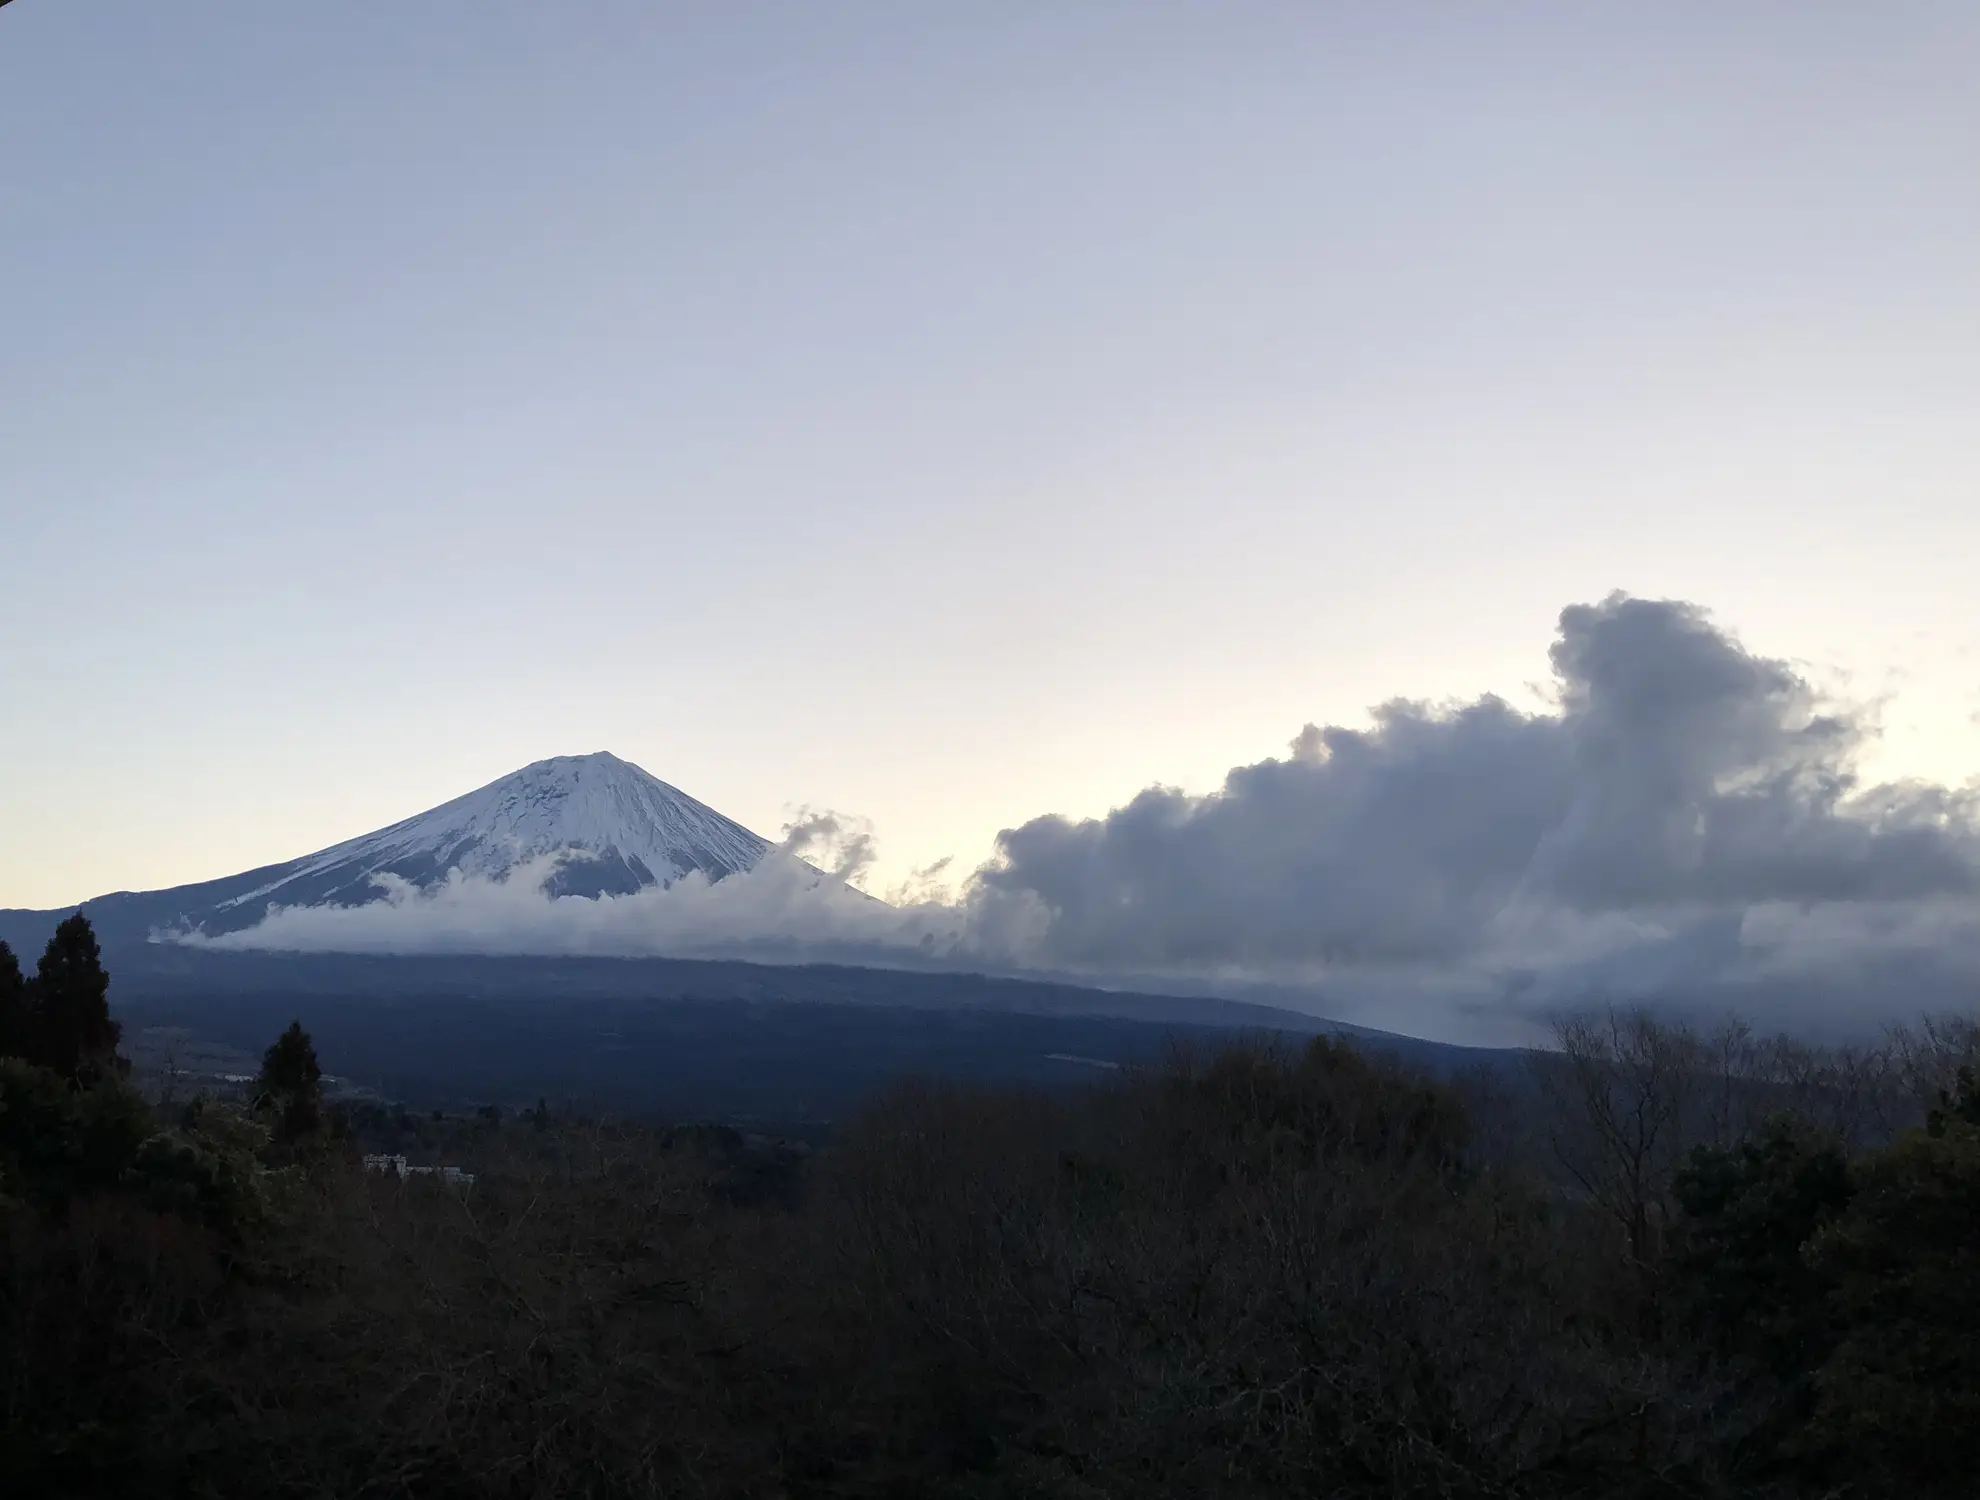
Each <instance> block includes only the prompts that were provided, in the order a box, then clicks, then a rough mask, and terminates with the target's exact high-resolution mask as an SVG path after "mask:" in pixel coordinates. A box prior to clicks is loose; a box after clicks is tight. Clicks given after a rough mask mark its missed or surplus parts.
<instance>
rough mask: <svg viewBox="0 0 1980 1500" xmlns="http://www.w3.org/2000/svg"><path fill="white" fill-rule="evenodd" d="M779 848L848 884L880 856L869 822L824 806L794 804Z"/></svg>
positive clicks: (856, 881) (861, 874)
mask: <svg viewBox="0 0 1980 1500" xmlns="http://www.w3.org/2000/svg"><path fill="white" fill-rule="evenodd" d="M783 849H784V852H785V853H786V854H789V855H792V856H793V857H795V858H797V859H801V860H804V861H806V862H807V863H808V864H812V865H815V866H817V867H818V868H819V869H821V870H823V871H825V872H826V873H827V874H828V875H831V876H832V877H833V878H835V879H837V880H841V881H844V882H845V883H846V884H848V885H857V884H858V883H859V880H860V877H861V876H863V875H864V874H865V873H866V872H867V871H868V870H869V869H871V868H872V866H873V862H874V861H875V860H876V859H878V858H879V857H880V845H879V841H878V840H877V839H876V838H875V837H874V834H873V825H872V823H870V822H868V821H867V820H866V819H865V818H853V817H848V816H847V815H846V814H844V813H836V812H832V811H830V810H829V809H824V808H811V807H800V808H798V809H797V811H796V813H795V814H794V815H793V816H792V818H791V821H790V822H788V823H786V824H785V825H784V842H783Z"/></svg>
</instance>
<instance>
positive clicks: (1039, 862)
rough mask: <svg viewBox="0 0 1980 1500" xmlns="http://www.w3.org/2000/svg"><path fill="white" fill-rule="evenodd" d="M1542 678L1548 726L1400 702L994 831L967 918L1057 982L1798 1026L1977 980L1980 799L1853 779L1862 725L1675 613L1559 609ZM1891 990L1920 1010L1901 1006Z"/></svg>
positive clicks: (1658, 605)
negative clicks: (986, 920) (1796, 1020)
mask: <svg viewBox="0 0 1980 1500" xmlns="http://www.w3.org/2000/svg"><path fill="white" fill-rule="evenodd" d="M1551 663H1552V666H1553V671H1554V679H1555V682H1554V695H1553V697H1554V701H1553V703H1552V704H1551V705H1550V706H1549V707H1548V708H1547V709H1546V710H1545V711H1542V712H1536V713H1527V712H1521V711H1519V710H1517V709H1515V708H1513V707H1511V706H1510V705H1508V704H1507V703H1505V702H1504V701H1502V700H1500V699H1498V698H1495V697H1490V696H1487V697H1482V698H1479V699H1477V700H1475V701H1471V702H1465V703H1457V704H1445V705H1430V704H1423V703H1414V702H1403V701H1398V702H1392V703H1389V704H1386V705H1384V706H1382V707H1381V708H1379V709H1377V710H1376V711H1375V713H1374V716H1373V719H1374V722H1373V724H1372V726H1371V727H1369V728H1366V729H1347V728H1340V727H1330V728H1320V727H1316V726H1312V725H1309V726H1307V728H1306V729H1305V730H1303V731H1302V732H1301V734H1300V735H1299V736H1298V737H1297V738H1296V739H1295V740H1294V741H1293V742H1292V746H1291V750H1290V753H1289V754H1288V755H1287V756H1286V757H1285V758H1283V759H1274V760H1266V761H1262V762H1260V763H1258V764H1256V765H1250V766H1241V767H1238V768H1237V769H1235V770H1233V771H1231V772H1230V774H1229V775H1228V777H1227V778H1226V780H1225V782H1224V785H1223V787H1222V788H1221V789H1220V790H1219V791H1217V792H1215V793H1212V794H1210V795H1207V796H1189V795H1186V794H1184V793H1181V792H1178V791H1173V790H1166V789H1161V788H1152V789H1150V790H1147V791H1144V792H1143V793H1141V794H1140V795H1139V796H1138V797H1136V798H1135V799H1134V800H1133V801H1131V802H1129V803H1128V804H1126V805H1125V806H1123V807H1121V808H1118V809H1116V810H1115V811H1114V812H1112V813H1110V814H1109V815H1108V816H1107V817H1105V818H1101V819H1090V820H1085V821H1080V822H1074V821H1071V820H1068V819H1066V818H1062V817H1044V818H1038V819H1035V820H1034V821H1032V822H1030V823H1027V824H1025V825H1024V826H1023V827H1020V828H1015V829H1011V830H1007V831H1006V832H1005V833H1004V834H1003V835H1002V836H1001V837H1000V840H999V856H1000V857H999V859H998V860H997V861H996V862H995V863H994V864H992V865H991V866H989V867H987V868H986V869H984V870H983V871H981V872H980V873H979V875H978V877H977V882H976V889H975V892H974V901H975V903H976V905H977V906H978V907H979V908H986V909H993V908H994V907H995V906H996V905H997V903H998V902H999V901H1001V900H1003V899H1006V898H1009V899H1011V900H1014V901H1019V902H1022V903H1024V904H1025V905H1026V906H1027V907H1030V908H1034V909H1035V908H1038V907H1042V908H1043V911H1044V913H1045V918H1044V921H1043V925H1042V929H1041V932H1042V935H1041V938H1040V943H1039V949H1038V952H1037V954H1036V958H1037V959H1038V961H1041V962H1051V963H1057V964H1062V965H1068V966H1073V967H1076V968H1080V969H1084V970H1090V971H1094V972H1105V971H1108V970H1110V969H1120V968H1131V969H1136V970H1140V971H1150V970H1178V969H1181V970H1192V969H1194V970H1199V971H1204V972H1210V971H1220V972H1223V973H1225V974H1229V973H1231V972H1233V971H1240V972H1248V973H1253V974H1257V975H1264V976H1277V977H1279V978H1281V979H1286V980H1296V979H1304V980H1306V981H1308V982H1311V983H1316V984H1322V985H1324V986H1325V987H1326V988H1327V989H1328V990H1329V991H1330V992H1332V993H1334V994H1336V995H1339V996H1347V995H1351V994H1355V993H1367V994H1376V993H1380V992H1383V991H1385V990H1392V989H1393V987H1394V986H1395V985H1396V984H1398V983H1410V984H1415V985H1417V986H1419V987H1423V986H1428V987H1431V988H1439V989H1441V990H1443V991H1445V992H1449V993H1453V994H1459V993H1461V994H1465V995H1468V996H1470V997H1472V1000H1473V1002H1474V1003H1496V1004H1499V1005H1502V1006H1512V1007H1518V1008H1523V1009H1527V1010H1533V1009H1538V1008H1543V1007H1547V1006H1555V1005H1566V1004H1573V1003H1581V1002H1585V1001H1587V1000H1591V999H1603V998H1610V999H1652V1000H1655V999H1663V1000H1667V1001H1669V1002H1672V1003H1698V1004H1707V1003H1710V1004H1739V1003H1747V1004H1751V1003H1753V1002H1755V1001H1765V1002H1766V1003H1767V1004H1770V1005H1782V1004H1789V1003H1790V1001H1789V1000H1788V999H1787V998H1786V997H1787V995H1788V993H1789V991H1790V990H1792V989H1793V988H1794V986H1797V985H1798V986H1799V992H1798V993H1800V994H1801V995H1802V996H1803V997H1804V998H1803V999H1802V1000H1798V1001H1793V1002H1792V1003H1793V1004H1800V1005H1803V1006H1804V1007H1805V1008H1807V1009H1809V1010H1810V1012H1811V1013H1813V1012H1815V1011H1820V1012H1821V1013H1822V1018H1823V1019H1824V1020H1825V1022H1828V1023H1831V1024H1847V1023H1848V1022H1849V1020H1850V1018H1851V1016H1852V1015H1855V1014H1864V1015H1867V1014H1869V1013H1871V1012H1873V1011H1877V1010H1888V1009H1890V1008H1897V1009H1907V1008H1912V1002H1913V1001H1914V1000H1915V999H1916V998H1917V993H1918V992H1919V991H1920V990H1921V988H1922V989H1923V990H1929V991H1930V992H1931V994H1932V995H1933V996H1934V997H1939V998H1942V997H1944V996H1946V995H1949V994H1953V993H1956V992H1957V991H1958V990H1959V988H1960V987H1961V985H1962V984H1964V985H1969V986H1970V985H1973V984H1975V983H1976V982H1980V944H1976V941H1975V938H1976V933H1977V932H1980V816H1977V814H1980V807H1977V806H1976V799H1975V797H1974V794H1973V793H1972V792H1971V791H1970V790H1969V791H1963V792H1962V791H1955V790H1952V789H1949V788H1945V787H1939V786H1927V785H1918V784H1900V785H1875V786H1870V785H1864V784H1863V783H1862V782H1861V780H1860V778H1859V775H1858V772H1857V769H1856V768H1857V765H1858V763H1859V760H1860V756H1861V752H1862V750H1863V747H1864V745H1865V742H1866V741H1867V740H1868V739H1869V738H1870V737H1871V736H1872V735H1873V734H1874V721H1873V717H1872V715H1871V713H1870V711H1869V710H1868V709H1866V708H1863V707H1860V706H1854V705H1850V704H1846V703H1838V702H1832V701H1825V700H1824V699H1823V697H1822V695H1821V694H1819V693H1818V692H1817V691H1816V690H1815V688H1814V687H1812V686H1811V684H1810V683H1809V681H1808V680H1807V679H1806V678H1805V677H1804V676H1803V675H1801V674H1800V673H1798V672H1797V671H1796V670H1794V669H1793V668H1792V667H1790V666H1789V665H1788V664H1787V663H1785V662H1782V661H1778V660H1773V659H1770V658H1766V657H1762V656H1758V655H1755V654H1753V653H1752V652H1750V651H1748V650H1747V649H1746V648H1744V647H1743V646H1742V645H1741V644H1740V643H1739V642H1738V641H1736V640H1735V639H1734V638H1733V637H1732V636H1730V635H1729V634H1728V633H1726V632H1725V631H1724V630H1722V629H1720V628H1719V627H1717V626H1716V625H1715V624H1714V623H1713V622H1712V620H1711V619H1710V618H1709V617H1708V616H1707V615H1706V614H1705V613H1704V612H1703V611H1702V610H1700V609H1698V608H1696V607H1694V606H1692V605H1689V604H1684V603H1676V602H1667V601H1653V600H1642V599H1633V598H1628V597H1625V596H1622V595H1616V596H1612V597H1611V598H1609V599H1607V600H1604V601H1603V602H1601V603H1600V604H1594V605H1577V606H1574V607H1571V608H1569V609H1567V610H1564V611H1563V612H1562V614H1561V617H1560V629H1559V635H1558V638H1557V639H1556V641H1555V643H1554V645H1553V648H1552V651H1551ZM979 915H980V913H979ZM1900 974H1902V976H1903V983H1904V985H1905V986H1906V987H1908V988H1909V989H1910V990H1911V991H1912V992H1913V993H1911V994H1897V993H1887V990H1888V989H1889V988H1890V986H1888V985H1885V983H1884V982H1885V981H1887V980H1888V981H1892V983H1895V982H1896V981H1897V979H1898V976H1899V975H1900ZM1817 991H1819V992H1820V993H1819V994H1817V993H1816V992H1817Z"/></svg>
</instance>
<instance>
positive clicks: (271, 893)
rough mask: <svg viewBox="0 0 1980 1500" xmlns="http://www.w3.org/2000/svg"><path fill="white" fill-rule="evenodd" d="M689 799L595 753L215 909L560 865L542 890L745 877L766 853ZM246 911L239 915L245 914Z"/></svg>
mask: <svg viewBox="0 0 1980 1500" xmlns="http://www.w3.org/2000/svg"><path fill="white" fill-rule="evenodd" d="M771 847H772V846H771V844H770V842H769V840H767V839H764V838H762V837H760V836H759V835H757V834H755V833H752V832H750V830H749V829H747V828H744V827H743V826H742V825H741V824H740V823H736V822H733V821H731V820H730V819H728V818H725V817H723V816H722V815H721V814H720V813H718V812H716V811H715V810H714V809H713V808H711V807H708V806H706V805H704V804H703V803H700V802H697V801H696V800H695V799H694V798H692V797H690V796H688V795H687V793H685V792H683V791H681V790H679V789H678V788H676V787H672V786H669V785H668V784H667V783H666V782H664V781H662V780H660V779H659V778H658V777H657V776H652V775H649V774H648V773H647V772H645V771H643V770H641V769H640V768H639V767H638V766H636V765H633V764H632V763H631V762H629V761H624V760H621V759H619V757H618V756H616V755H612V754H610V753H608V752H605V751H599V752H596V753H594V754H591V755H560V756H556V757H553V758H552V759H550V760H540V761H537V762H535V763H534V764H533V765H528V766H524V767H523V768H522V769H521V770H520V771H515V772H512V773H511V774H509V775H507V776H504V777H502V778H501V779H500V780H499V781H491V782H490V783H489V784H488V785H487V786H484V787H481V788H480V789H479V790H476V791H472V792H469V793H468V794H467V795H466V796H464V797H456V798H455V799H454V800H453V801H451V802H446V803H443V804H441V805H440V806H439V807H436V808H433V809H432V810H430V811H428V812H423V813H420V814H419V815H418V816H417V817H412V818H407V819H406V820H405V821H404V822H402V823H394V824H393V825H392V826H391V827H389V828H381V829H379V830H378V831H377V832H376V833H368V834H366V835H364V836H363V837H362V838H356V839H351V840H349V841H348V842H346V843H342V844H337V845H335V846H333V847H331V848H328V849H324V850H321V851H319V852H318V853H315V854H310V855H306V856H304V857H303V858H301V859H299V860H296V861H294V862H292V863H290V864H287V865H282V866H278V867H276V868H275V869H272V870H268V871H265V872H263V873H264V879H263V880H262V881H261V882H258V883H257V884H256V886H255V887H254V888H253V889H251V890H247V891H244V892H242V893H241V894H239V895H236V896H233V897H232V898H230V899H229V900H227V901H226V902H225V903H223V906H224V907H225V908H237V909H238V908H248V909H250V910H252V911H253V912H254V913H255V914H257V915H258V914H259V913H260V911H262V910H263V909H265V907H266V906H267V905H269V904H271V903H272V904H279V905H285V906H290V905H318V904H323V903H334V904H349V903H353V902H362V901H366V900H369V899H372V898H373V897H374V896H376V895H377V883H376V881H375V879H374V877H375V876H378V875H395V876H398V877H399V878H401V879H403V880H406V881H408V882H410V883H411V884H414V885H426V884H430V883H432V882H433V881H436V880H441V879H444V878H446V876H447V875H448V873H449V872H450V871H453V870H456V869H458V870H459V871H460V872H461V873H462V874H463V875H471V876H481V877H485V878H495V879H500V878H502V877H504V876H506V875H507V874H508V873H509V871H510V870H512V869H513V868H515V867H516V866H517V865H520V864H524V863H526V862H528V861H532V860H537V859H541V858H543V857H544V856H546V855H560V856H563V863H562V865H561V867H560V868H559V870H558V872H557V874H556V876H555V877H554V878H553V880H552V882H551V884H550V886H549V887H548V889H549V890H550V892H551V893H552V894H555V895H584V896H597V895H603V894H608V893H623V892H628V891H635V890H639V889H641V888H642V887H645V886H651V885H671V884H672V883H673V882H674V881H676V880H679V879H680V878H681V877H683V876H685V875H687V874H690V873H692V872H694V871H700V872H701V873H702V874H704V875H706V876H707V877H708V878H709V879H710V880H720V879H722V878H723V877H724V876H727V875H733V874H736V873H738V872H740V871H743V870H747V869H749V868H751V867H752V866H753V865H755V864H756V862H757V861H758V860H760V859H761V858H762V857H763V856H764V855H765V854H766V853H768V852H769V850H770V849H771ZM243 914H245V913H243Z"/></svg>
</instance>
